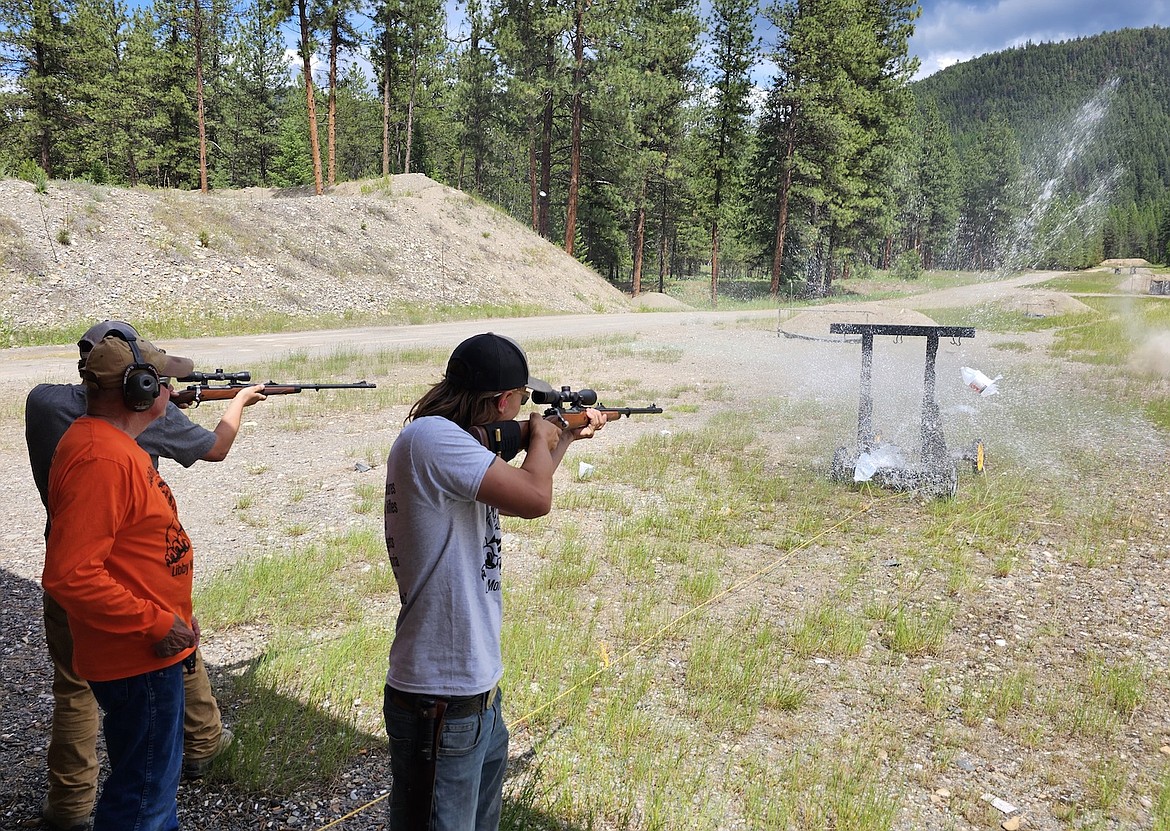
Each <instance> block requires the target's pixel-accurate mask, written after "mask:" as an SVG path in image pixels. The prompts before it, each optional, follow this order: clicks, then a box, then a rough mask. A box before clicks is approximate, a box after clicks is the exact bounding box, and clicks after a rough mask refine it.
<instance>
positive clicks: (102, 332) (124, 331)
mask: <svg viewBox="0 0 1170 831" xmlns="http://www.w3.org/2000/svg"><path fill="white" fill-rule="evenodd" d="M111 333H116V334H117V335H119V336H120V337H121V338H122V340H139V336H138V332H136V331H135V330H134V327H133V326H131V325H130V324H129V323H127V322H126V321H124V320H103V321H102V322H101V323H95V324H94V325H93V326H90V327H89V329H87V330H86V332H85V334H84V335H82V336H81V340H79V341H78V342H77V350H78V351H79V352H80V353H81V354H82V355H86V354H87V353H88V352H89V351H90V350H91V349H93V348H94V347H95V346H97V345H98V344H99V343H101V342H102V341H103V340H105V339H106V335H109V334H111Z"/></svg>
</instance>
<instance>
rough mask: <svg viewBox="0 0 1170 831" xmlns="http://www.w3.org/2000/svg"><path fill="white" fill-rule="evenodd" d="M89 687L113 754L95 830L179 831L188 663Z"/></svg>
mask: <svg viewBox="0 0 1170 831" xmlns="http://www.w3.org/2000/svg"><path fill="white" fill-rule="evenodd" d="M89 686H90V688H91V689H92V690H93V696H94V698H96V699H97V702H98V705H99V706H100V707H101V708H102V713H103V717H102V729H103V731H104V732H105V735H106V752H107V753H108V754H109V757H110V775H109V776H108V777H107V778H106V782H105V784H104V785H103V786H102V794H101V796H100V797H99V798H98V802H97V809H96V810H95V811H94V817H93V831H178V828H179V817H178V812H177V811H178V805H177V803H176V798H177V795H178V793H179V775H180V774H181V773H182V770H183V698H184V696H183V664H182V663H181V662H180V663H177V664H175V665H174V666H171V667H167V668H166V669H160V670H156V671H154V672H147V673H143V674H142V675H135V676H132V677H130V678H121V679H119V680H117V681H91V682H90V684H89Z"/></svg>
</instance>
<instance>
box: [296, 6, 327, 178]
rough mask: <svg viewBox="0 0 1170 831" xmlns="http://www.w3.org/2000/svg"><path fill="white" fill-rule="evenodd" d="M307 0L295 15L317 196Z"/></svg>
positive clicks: (317, 145) (317, 159)
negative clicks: (299, 37) (298, 32)
mask: <svg viewBox="0 0 1170 831" xmlns="http://www.w3.org/2000/svg"><path fill="white" fill-rule="evenodd" d="M307 3H308V0H297V15H298V17H299V18H300V24H301V72H302V73H303V74H304V76H305V106H306V109H307V111H308V115H309V152H310V153H311V154H312V156H313V186H314V188H315V190H316V193H317V195H318V196H320V195H321V194H322V193H324V192H325V188H324V187H323V186H322V183H321V142H320V140H319V139H318V138H317V100H316V95H315V94H314V92H313V64H312V56H311V55H310V54H309V40H310V37H309V36H310V34H311V33H310V31H309V13H308V9H306V5H307Z"/></svg>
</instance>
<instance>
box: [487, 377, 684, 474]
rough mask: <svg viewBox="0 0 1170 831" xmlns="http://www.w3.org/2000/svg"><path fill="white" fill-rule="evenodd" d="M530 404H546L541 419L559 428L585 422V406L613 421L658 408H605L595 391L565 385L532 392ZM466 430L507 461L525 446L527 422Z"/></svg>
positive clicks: (655, 410) (569, 427)
mask: <svg viewBox="0 0 1170 831" xmlns="http://www.w3.org/2000/svg"><path fill="white" fill-rule="evenodd" d="M532 403H534V404H546V405H548V409H546V410H545V411H544V418H545V420H547V421H551V422H552V423H553V424H555V425H557V426H558V427H560V428H561V429H562V430H575V429H576V428H578V427H584V426H585V425H586V424H588V423H589V416H588V414H586V412H585V411H586V410H587V409H591V410H596V411H597V412H599V413H600V414H601V415H602V416H604V417H605V420H606V421H616V420H617V419H619V418H621V417H622V416H627V417H628V416H632V415H642V414H651V415H653V414H657V413H661V412H662V408H661V407H658V406H656V405H654V404H651V405H650V406H649V407H606V406H605V405H604V404H598V403H597V393H596V392H594V391H593V390H590V389H582V390H577V391H576V392H573V390H572V389H570V388H569V387H561V388H560V389H559V390H551V391H549V392H544V391H542V390H533V391H532ZM468 432H470V433H471V434H472V435H473V436H475V437H476V438H477V439H478V440H479V443H480V444H482V445H483V446H484V447H486V448H487V449H488V450H491V451H492V452H493V453H498V454H499V455H500V456H501V458H503V460H504V461H510V460H511V459H512V458H513V457H514V456H515V455H516V454H517V453H519V452H520V451H521V450H524V449H525V448H527V447H528V422H527V421H501V422H497V423H495V424H483V425H475V426H473V427H472V428H471V429H470V430H469V431H468Z"/></svg>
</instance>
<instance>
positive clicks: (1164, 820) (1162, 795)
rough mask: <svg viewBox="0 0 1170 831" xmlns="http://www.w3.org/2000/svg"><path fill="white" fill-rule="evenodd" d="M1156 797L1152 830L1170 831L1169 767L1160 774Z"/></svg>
mask: <svg viewBox="0 0 1170 831" xmlns="http://www.w3.org/2000/svg"><path fill="white" fill-rule="evenodd" d="M1157 797H1158V798H1157V801H1156V802H1155V803H1154V809H1153V811H1152V813H1153V820H1154V825H1153V831H1170V768H1168V769H1167V770H1166V771H1165V772H1164V773H1163V774H1162V779H1161V781H1160V782H1159V784H1158V793H1157Z"/></svg>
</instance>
